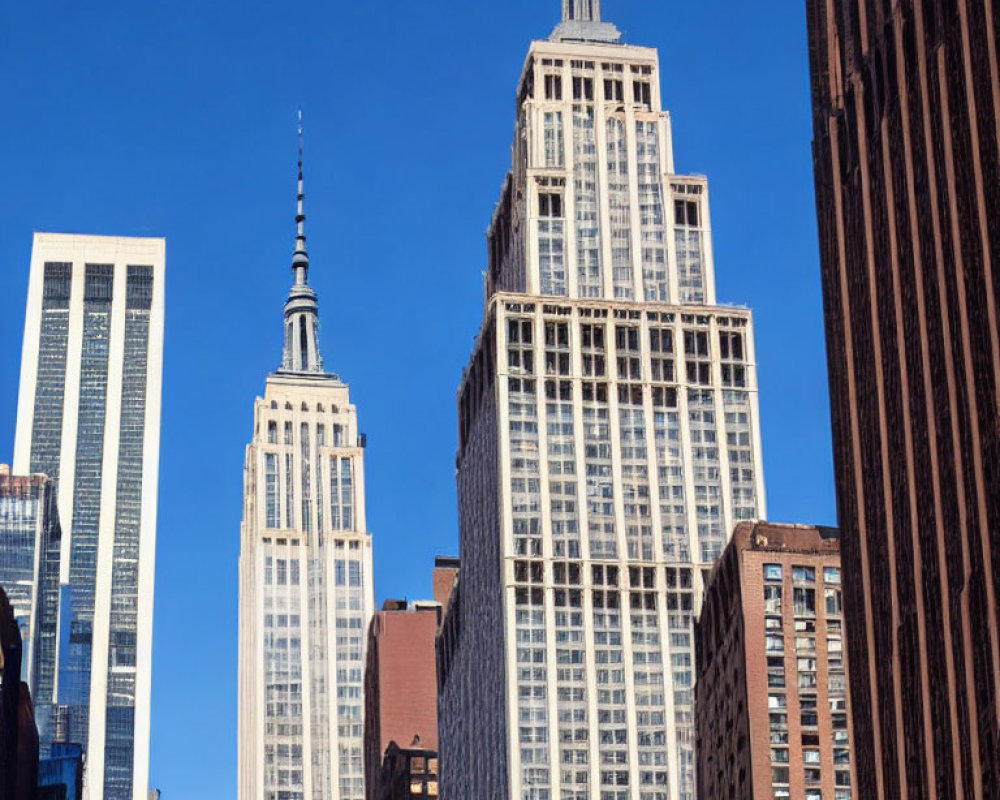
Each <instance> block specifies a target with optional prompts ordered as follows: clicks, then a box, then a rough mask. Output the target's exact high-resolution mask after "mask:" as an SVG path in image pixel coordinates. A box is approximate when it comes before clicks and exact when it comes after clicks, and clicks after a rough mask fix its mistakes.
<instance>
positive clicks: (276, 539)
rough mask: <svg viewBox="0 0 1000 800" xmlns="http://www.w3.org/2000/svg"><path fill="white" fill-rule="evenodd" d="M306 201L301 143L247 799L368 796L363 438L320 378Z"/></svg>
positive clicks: (369, 597)
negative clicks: (364, 749) (364, 752)
mask: <svg viewBox="0 0 1000 800" xmlns="http://www.w3.org/2000/svg"><path fill="white" fill-rule="evenodd" d="M300 137H301V129H300ZM303 202H304V194H303V184H302V157H301V139H300V152H299V178H298V213H297V215H296V226H297V236H296V245H295V253H294V254H293V256H292V274H293V276H294V283H293V285H292V288H291V290H290V292H289V295H288V300H287V301H286V302H285V311H284V331H285V344H284V358H283V361H282V364H281V366H280V367H279V368H278V369H277V370H276V371H275V372H273V373H271V374H270V375H269V376H268V377H267V385H266V388H265V391H264V397H262V398H257V400H256V402H255V403H254V433H253V440H252V441H251V443H250V445H249V446H248V447H247V450H246V462H245V468H244V487H243V524H242V530H241V544H240V633H239V743H238V752H239V767H238V769H239V798H240V800H330V798H333V797H336V798H338V800H363V798H364V794H365V790H364V766H363V763H362V746H363V731H362V728H363V720H362V710H363V700H362V688H363V680H364V676H363V671H364V666H365V660H364V649H365V632H366V631H367V629H368V623H369V620H370V619H371V615H372V612H373V610H374V609H373V605H374V597H373V594H372V580H371V575H372V551H371V536H370V535H369V534H368V532H367V527H366V518H365V481H364V436H363V435H362V434H361V433H359V431H358V414H357V409H356V408H355V407H354V405H353V404H352V403H351V399H350V392H349V388H348V386H347V384H346V383H344V382H343V381H341V380H340V378H339V377H337V376H336V375H334V374H331V373H329V372H326V371H325V369H324V367H323V359H322V356H321V355H320V350H319V335H318V331H319V304H318V302H317V299H316V292H315V291H314V290H313V288H312V287H311V286H310V285H309V256H308V254H307V252H306V237H305V214H304V211H303Z"/></svg>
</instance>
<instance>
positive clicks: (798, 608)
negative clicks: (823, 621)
mask: <svg viewBox="0 0 1000 800" xmlns="http://www.w3.org/2000/svg"><path fill="white" fill-rule="evenodd" d="M794 601H795V616H797V617H798V616H810V617H811V616H815V615H816V590H815V589H805V588H803V587H800V586H796V587H795V589H794Z"/></svg>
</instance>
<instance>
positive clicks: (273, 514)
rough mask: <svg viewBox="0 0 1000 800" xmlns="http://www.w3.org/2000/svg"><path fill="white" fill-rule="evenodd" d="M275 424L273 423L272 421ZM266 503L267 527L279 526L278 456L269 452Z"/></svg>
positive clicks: (265, 475) (265, 468) (265, 457)
mask: <svg viewBox="0 0 1000 800" xmlns="http://www.w3.org/2000/svg"><path fill="white" fill-rule="evenodd" d="M272 424H273V423H272ZM264 505H265V511H266V517H267V527H268V528H277V527H278V526H279V525H280V524H281V514H280V512H279V510H278V509H279V507H280V503H279V499H278V456H277V455H275V454H274V453H267V454H266V455H265V456H264Z"/></svg>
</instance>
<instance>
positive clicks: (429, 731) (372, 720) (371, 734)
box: [365, 600, 442, 800]
mask: <svg viewBox="0 0 1000 800" xmlns="http://www.w3.org/2000/svg"><path fill="white" fill-rule="evenodd" d="M441 613H442V611H441V606H440V604H438V603H436V602H427V603H412V604H407V602H406V601H405V600H387V601H386V602H385V603H384V604H383V606H382V610H381V611H378V612H376V613H375V616H374V617H373V618H372V622H371V627H370V628H369V630H368V663H367V666H366V669H365V793H366V797H367V798H368V800H397V799H399V800H402V799H403V798H407V799H408V798H410V797H431V798H436V797H437V763H436V762H437V747H438V730H437V664H436V656H435V650H434V637H435V636H436V635H437V631H438V625H439V623H440V619H441ZM393 744H394V745H395V747H393V748H390V745H393ZM390 749H391V753H390V755H392V754H398V753H399V752H400V751H403V752H406V751H410V750H419V751H420V759H419V761H420V763H421V770H422V776H421V779H420V780H417V781H415V782H413V784H412V785H413V791H411V788H410V787H411V781H410V780H409V779H408V777H407V776H402V777H401V776H400V774H399V771H400V768H401V762H400V760H399V759H398V758H389V759H387V760H385V763H384V764H383V761H384V759H385V756H386V755H387V751H388V750H390ZM409 762H410V759H404V761H403V762H402V768H404V770H405V771H407V772H409V767H408V766H406V765H407V764H409ZM431 767H433V769H431ZM424 773H430V774H431V775H433V779H432V780H429V779H427V777H426V775H425V774H424ZM404 790H405V793H403V792H404Z"/></svg>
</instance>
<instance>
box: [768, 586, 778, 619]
mask: <svg viewBox="0 0 1000 800" xmlns="http://www.w3.org/2000/svg"><path fill="white" fill-rule="evenodd" d="M764 613H765V614H777V615H779V616H780V615H781V587H780V586H765V587H764Z"/></svg>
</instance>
